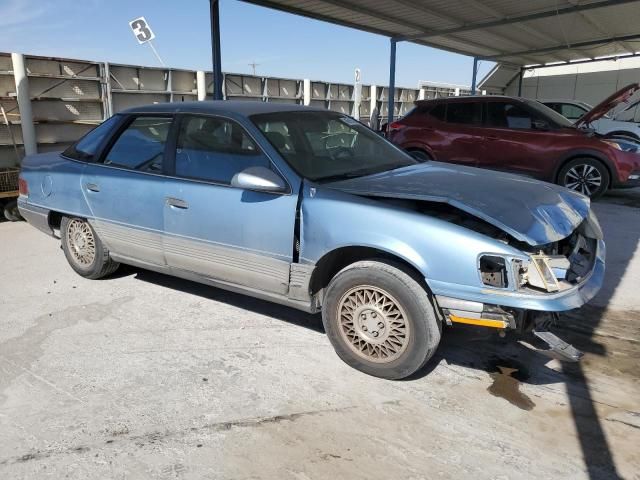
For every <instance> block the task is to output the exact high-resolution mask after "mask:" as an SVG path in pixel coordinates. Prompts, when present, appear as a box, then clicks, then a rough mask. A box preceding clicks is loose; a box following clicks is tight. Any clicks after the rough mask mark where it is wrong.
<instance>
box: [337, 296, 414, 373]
mask: <svg viewBox="0 0 640 480" xmlns="http://www.w3.org/2000/svg"><path fill="white" fill-rule="evenodd" d="M338 318H339V321H340V333H341V335H342V337H343V338H344V339H345V340H346V341H347V344H348V345H349V347H350V348H351V350H353V351H354V352H355V353H356V354H357V355H358V356H360V357H363V358H365V359H366V360H368V361H370V362H376V363H388V362H392V361H393V360H396V359H397V358H398V357H400V355H402V353H404V351H405V350H406V348H407V345H408V343H409V335H410V333H411V332H410V326H409V322H408V321H407V316H406V314H405V312H404V310H403V308H402V307H401V306H400V304H399V303H398V302H397V301H396V299H395V298H393V297H392V296H391V294H389V293H388V292H386V291H384V290H382V289H381V288H378V287H373V286H369V285H365V286H357V287H354V288H352V289H350V290H349V291H347V292H346V293H345V294H344V295H343V296H342V298H341V299H340V303H339V304H338Z"/></svg>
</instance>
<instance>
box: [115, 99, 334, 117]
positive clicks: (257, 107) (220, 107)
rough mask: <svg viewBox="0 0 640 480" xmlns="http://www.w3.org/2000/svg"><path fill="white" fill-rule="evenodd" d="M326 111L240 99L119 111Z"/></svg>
mask: <svg viewBox="0 0 640 480" xmlns="http://www.w3.org/2000/svg"><path fill="white" fill-rule="evenodd" d="M313 111H318V112H326V111H327V110H325V109H320V108H314V107H306V106H303V105H297V104H293V103H274V102H254V101H242V100H208V101H201V102H196V101H193V102H174V103H155V104H153V105H144V106H140V107H133V108H129V109H127V110H123V111H122V112H120V113H218V114H222V113H235V114H239V115H243V116H250V115H255V114H258V113H277V112H313Z"/></svg>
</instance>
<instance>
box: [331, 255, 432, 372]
mask: <svg viewBox="0 0 640 480" xmlns="http://www.w3.org/2000/svg"><path fill="white" fill-rule="evenodd" d="M323 303H324V304H323V308H322V322H323V324H324V328H325V331H326V332H327V336H328V337H329V340H330V341H331V344H332V345H333V347H334V349H335V351H336V353H337V354H338V356H339V357H340V358H341V359H342V360H343V361H344V362H345V363H347V364H348V365H350V366H351V367H353V368H355V369H357V370H360V371H362V372H364V373H367V374H369V375H373V376H376V377H381V378H386V379H392V380H395V379H401V378H405V377H408V376H409V375H411V374H413V373H415V372H416V371H418V370H419V369H421V368H422V367H423V366H424V365H425V364H426V363H427V361H428V360H429V359H430V358H431V357H432V356H433V354H434V352H435V351H436V349H437V347H438V344H439V343H440V337H441V324H440V322H439V321H438V319H437V318H436V315H435V311H434V308H433V305H432V303H431V300H430V298H429V295H428V294H427V291H426V290H425V288H424V287H423V286H422V285H421V284H420V281H419V279H418V278H417V276H415V277H414V275H411V274H409V273H408V272H406V271H405V270H404V269H403V268H402V267H401V266H400V265H396V264H394V263H387V262H385V261H373V260H371V261H361V262H356V263H354V264H352V265H349V266H348V267H346V268H345V269H343V270H341V271H340V272H339V273H338V274H337V275H336V276H335V277H334V278H333V279H332V280H331V283H330V284H329V287H328V288H327V294H326V296H325V299H324V302H323Z"/></svg>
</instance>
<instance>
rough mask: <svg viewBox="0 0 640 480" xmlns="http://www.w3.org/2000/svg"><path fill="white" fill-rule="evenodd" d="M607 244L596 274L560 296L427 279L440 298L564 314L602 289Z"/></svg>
mask: <svg viewBox="0 0 640 480" xmlns="http://www.w3.org/2000/svg"><path fill="white" fill-rule="evenodd" d="M605 252H606V250H605V244H604V241H602V240H598V249H597V251H596V259H595V263H594V267H593V270H592V271H591V273H590V275H589V276H588V277H587V279H586V280H584V281H583V282H582V283H581V284H580V285H576V286H575V287H573V288H570V289H568V290H565V291H562V292H558V293H542V292H541V293H531V292H522V291H513V290H512V291H505V290H498V289H490V288H483V287H471V286H468V285H456V284H451V283H446V282H438V281H434V280H430V279H426V282H427V284H428V285H429V287H430V288H431V291H432V292H433V293H434V294H435V296H436V299H438V297H445V298H443V300H444V301H445V303H446V301H447V300H449V299H457V300H465V301H468V302H478V303H482V304H489V305H499V306H501V307H512V308H518V309H523V310H537V311H541V312H563V311H566V310H573V309H574V308H579V307H581V306H582V305H584V304H585V303H587V302H588V301H589V300H591V299H592V298H593V297H594V296H595V295H596V294H597V293H598V291H599V290H600V287H602V283H603V282H604V271H605V265H604V262H605Z"/></svg>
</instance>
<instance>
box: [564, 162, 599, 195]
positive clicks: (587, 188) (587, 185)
mask: <svg viewBox="0 0 640 480" xmlns="http://www.w3.org/2000/svg"><path fill="white" fill-rule="evenodd" d="M601 185H602V175H601V174H600V172H599V171H598V169H597V168H596V167H594V166H592V165H576V166H575V167H573V168H571V169H570V170H569V171H568V172H567V174H566V175H565V177H564V186H565V187H567V188H570V189H571V190H575V191H577V192H580V193H582V194H584V195H587V196H591V195H593V193H594V192H595V191H597V190H598V189H599V188H600V186H601Z"/></svg>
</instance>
